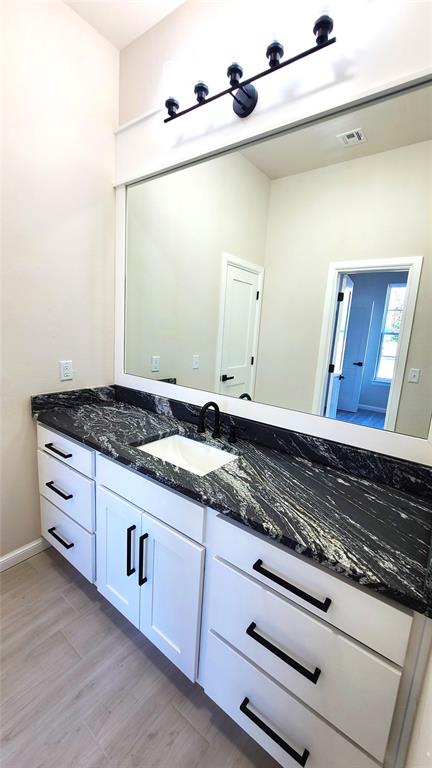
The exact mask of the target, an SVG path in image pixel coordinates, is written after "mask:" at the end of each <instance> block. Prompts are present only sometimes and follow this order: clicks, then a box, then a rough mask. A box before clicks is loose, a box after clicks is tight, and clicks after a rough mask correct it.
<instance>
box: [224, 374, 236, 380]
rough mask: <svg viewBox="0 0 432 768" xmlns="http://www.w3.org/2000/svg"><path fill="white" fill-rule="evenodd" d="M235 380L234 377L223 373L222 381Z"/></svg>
mask: <svg viewBox="0 0 432 768" xmlns="http://www.w3.org/2000/svg"><path fill="white" fill-rule="evenodd" d="M233 378H234V376H227V375H226V373H223V374H222V376H221V381H231V379H233Z"/></svg>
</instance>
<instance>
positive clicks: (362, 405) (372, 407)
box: [358, 403, 387, 413]
mask: <svg viewBox="0 0 432 768" xmlns="http://www.w3.org/2000/svg"><path fill="white" fill-rule="evenodd" d="M358 407H359V409H360V408H361V409H362V410H363V411H373V412H374V413H385V412H386V410H387V408H379V407H378V406H377V405H367V403H359V404H358Z"/></svg>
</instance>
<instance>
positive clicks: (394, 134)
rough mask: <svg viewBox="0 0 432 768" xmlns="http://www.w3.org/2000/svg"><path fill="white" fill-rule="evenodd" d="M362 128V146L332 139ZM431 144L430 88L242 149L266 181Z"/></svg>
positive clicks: (431, 87)
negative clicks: (419, 144)
mask: <svg viewBox="0 0 432 768" xmlns="http://www.w3.org/2000/svg"><path fill="white" fill-rule="evenodd" d="M355 128H362V129H363V131H364V133H365V134H366V137H367V142H365V143H364V144H358V145H357V146H353V147H348V146H343V145H342V144H341V143H340V141H339V139H337V138H336V137H337V134H339V133H344V132H345V131H350V130H352V129H355ZM428 139H432V86H430V87H427V88H419V89H418V90H415V91H410V92H409V93H406V94H403V95H401V96H398V97H395V98H392V99H387V100H384V101H380V102H379V103H377V104H374V105H372V106H368V107H364V108H363V109H358V110H353V111H352V112H349V113H347V114H344V115H339V116H337V117H334V118H331V119H329V120H323V121H322V122H320V123H315V124H314V125H311V126H309V127H308V128H302V129H301V130H298V131H295V132H293V133H287V134H285V135H284V136H281V137H280V138H276V139H275V138H273V139H271V140H270V141H265V142H261V143H260V144H256V145H255V146H252V147H249V148H248V149H244V150H243V155H244V156H245V157H246V158H247V159H248V160H249V161H250V162H252V163H253V164H254V165H255V166H256V167H257V168H259V169H260V170H261V171H263V173H265V174H266V176H268V177H269V178H270V179H279V178H283V177H284V176H291V175H293V174H295V173H302V172H303V171H309V170H312V169H313V168H320V167H322V166H325V165H333V164H334V163H343V162H345V161H347V160H354V159H355V158H358V157H364V156H365V155H374V154H376V153H377V152H386V151H387V150H389V149H396V148H397V147H402V146H404V145H406V144H416V143H417V142H419V141H427V140H428Z"/></svg>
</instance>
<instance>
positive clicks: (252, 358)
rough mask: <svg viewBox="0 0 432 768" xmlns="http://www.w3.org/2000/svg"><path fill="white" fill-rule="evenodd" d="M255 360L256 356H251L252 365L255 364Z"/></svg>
mask: <svg viewBox="0 0 432 768" xmlns="http://www.w3.org/2000/svg"><path fill="white" fill-rule="evenodd" d="M254 360H255V358H254V357H251V365H253V364H254Z"/></svg>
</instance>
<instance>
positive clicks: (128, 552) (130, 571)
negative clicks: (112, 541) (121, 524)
mask: <svg viewBox="0 0 432 768" xmlns="http://www.w3.org/2000/svg"><path fill="white" fill-rule="evenodd" d="M135 529H136V525H130V526H129V528H128V529H127V531H126V576H132V574H133V573H135V568H132V565H131V561H132V531H134V530H135Z"/></svg>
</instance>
